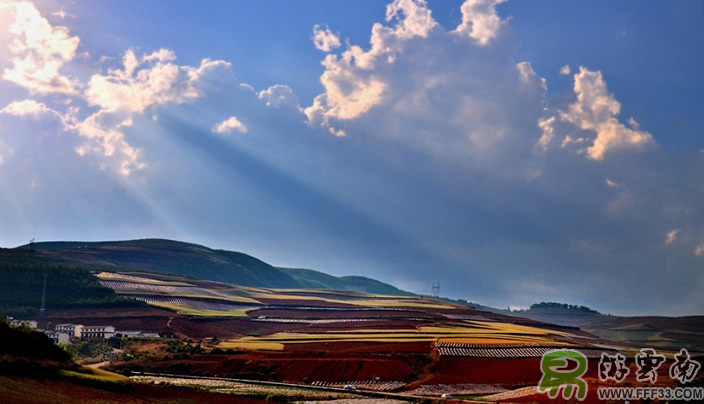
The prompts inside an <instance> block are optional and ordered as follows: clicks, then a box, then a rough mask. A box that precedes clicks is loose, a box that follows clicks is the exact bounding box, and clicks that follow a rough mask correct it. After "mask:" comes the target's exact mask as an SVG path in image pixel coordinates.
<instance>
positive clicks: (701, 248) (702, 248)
mask: <svg viewBox="0 0 704 404" xmlns="http://www.w3.org/2000/svg"><path fill="white" fill-rule="evenodd" d="M694 255H696V256H697V257H704V244H699V245H698V246H697V247H696V248H695V249H694Z"/></svg>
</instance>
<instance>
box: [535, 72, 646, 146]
mask: <svg viewBox="0 0 704 404" xmlns="http://www.w3.org/2000/svg"><path fill="white" fill-rule="evenodd" d="M574 92H575V94H576V96H577V100H576V101H575V102H574V103H573V104H570V105H569V106H568V108H567V110H566V111H564V110H560V111H558V112H557V113H556V114H554V115H553V116H552V117H555V118H556V119H552V120H550V119H549V118H547V119H543V120H541V121H540V122H541V123H540V126H541V128H542V130H543V138H541V141H540V142H539V143H538V144H539V145H540V146H545V144H546V142H545V141H546V140H547V139H550V140H552V139H553V138H554V137H555V135H556V127H557V124H558V123H560V124H566V125H567V128H566V129H567V130H574V129H576V130H580V131H584V132H586V133H592V134H594V135H595V136H594V137H593V138H592V139H591V140H590V142H591V145H589V146H587V147H586V149H585V148H581V149H579V150H578V151H579V152H586V155H587V157H588V158H590V159H592V160H603V159H604V156H605V155H606V154H608V153H610V152H612V151H615V150H633V149H640V148H643V147H644V146H647V145H650V144H653V143H654V140H653V137H652V135H651V134H650V133H648V132H645V131H641V130H639V129H638V128H637V127H633V128H628V127H626V126H625V125H624V124H622V123H621V122H619V121H618V119H617V116H618V115H619V113H620V111H621V104H620V103H619V102H618V101H617V100H616V99H615V98H614V96H613V95H612V94H609V92H608V89H607V87H606V82H605V81H604V79H603V77H602V74H601V72H599V71H590V70H588V69H586V68H585V67H580V68H579V73H577V74H575V75H574ZM552 117H551V118H552ZM573 139H574V137H573V136H571V135H565V137H564V140H563V142H562V145H563V147H564V146H567V145H569V144H575V143H581V141H582V137H578V138H577V139H578V140H580V142H575V141H574V140H573Z"/></svg>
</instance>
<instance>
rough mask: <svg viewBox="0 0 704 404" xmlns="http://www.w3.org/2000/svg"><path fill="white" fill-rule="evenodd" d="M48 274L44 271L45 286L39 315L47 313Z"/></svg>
mask: <svg viewBox="0 0 704 404" xmlns="http://www.w3.org/2000/svg"><path fill="white" fill-rule="evenodd" d="M46 275H47V273H46V272H44V287H43V288H42V306H41V307H40V308H39V315H40V316H43V315H44V314H46Z"/></svg>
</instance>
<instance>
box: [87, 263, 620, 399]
mask: <svg viewBox="0 0 704 404" xmlns="http://www.w3.org/2000/svg"><path fill="white" fill-rule="evenodd" d="M98 276H99V278H100V279H101V282H102V284H103V285H104V286H108V287H110V288H112V289H114V290H115V291H116V292H117V293H119V294H120V295H122V296H126V297H132V298H135V299H138V300H141V301H144V302H146V303H148V304H149V305H152V306H154V307H155V308H161V309H168V310H170V313H171V315H170V317H169V318H168V319H167V321H165V324H166V329H165V331H164V332H165V333H167V334H171V335H175V336H179V337H183V338H196V339H199V340H200V341H202V346H205V347H207V348H205V351H204V352H202V353H199V354H198V355H192V356H189V357H185V358H178V359H176V358H171V359H169V358H167V357H164V358H163V359H162V360H156V361H153V360H147V359H142V360H132V361H131V362H130V363H129V364H123V365H119V366H127V367H128V368H129V367H136V368H137V369H144V370H145V371H152V372H164V373H169V372H172V371H174V369H178V370H179V371H181V372H184V373H190V374H198V375H213V376H222V377H233V378H242V379H258V380H278V381H286V382H293V383H304V384H313V385H315V386H328V387H338V388H340V387H344V386H347V385H351V386H355V387H356V388H357V389H358V390H360V391H363V390H375V391H379V392H386V391H398V390H401V391H403V390H408V391H409V392H415V393H411V394H420V395H428V396H429V397H437V395H438V393H440V392H442V393H449V394H453V395H461V394H466V395H471V396H474V395H488V394H492V393H504V395H497V396H493V397H492V399H496V400H501V399H503V397H511V399H515V398H517V397H522V395H525V394H526V393H525V392H524V391H522V390H519V391H516V392H513V391H510V390H512V389H515V388H517V387H523V386H530V385H537V383H538V381H539V380H540V378H541V376H542V374H541V371H540V360H541V357H542V355H543V354H544V353H546V352H548V351H550V350H553V349H556V348H566V347H569V348H574V349H578V350H580V351H581V352H583V353H585V354H586V355H587V357H588V358H589V362H590V372H592V373H593V372H594V369H596V367H597V366H596V364H597V362H598V358H600V356H601V353H602V352H609V353H611V354H613V353H614V352H615V349H616V348H619V346H618V344H613V343H611V342H608V341H603V340H600V339H599V338H597V337H595V336H593V335H589V334H587V333H585V332H582V331H580V330H579V329H577V328H574V327H562V326H556V325H548V324H544V323H540V322H537V321H533V320H529V319H520V318H514V317H507V316H502V315H499V314H493V313H490V312H484V311H479V310H476V309H474V308H471V307H467V306H460V305H453V304H450V303H446V302H442V301H437V300H433V299H423V298H419V297H383V296H377V295H370V294H364V293H359V292H345V291H327V290H313V291H309V290H294V289H281V290H277V289H264V288H252V287H240V286H234V285H226V284H222V283H216V282H210V281H199V280H193V279H186V278H169V277H167V276H164V275H159V276H158V277H153V276H151V275H148V274H110V273H101V274H98ZM210 337H217V339H212V338H210ZM620 349H621V350H622V352H624V353H625V352H628V350H629V349H632V348H629V347H620ZM592 373H590V374H589V377H590V378H591V379H594V375H593V374H592ZM597 380H598V379H597ZM532 392H533V390H530V391H528V394H529V399H530V400H531V401H538V402H540V399H541V396H537V397H536V396H535V395H534V394H532Z"/></svg>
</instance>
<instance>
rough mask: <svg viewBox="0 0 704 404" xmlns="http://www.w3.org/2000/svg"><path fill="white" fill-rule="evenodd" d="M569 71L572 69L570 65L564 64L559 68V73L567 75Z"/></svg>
mask: <svg viewBox="0 0 704 404" xmlns="http://www.w3.org/2000/svg"><path fill="white" fill-rule="evenodd" d="M570 73H572V69H570V65H564V66H562V67H561V68H560V75H562V76H569V74H570Z"/></svg>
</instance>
